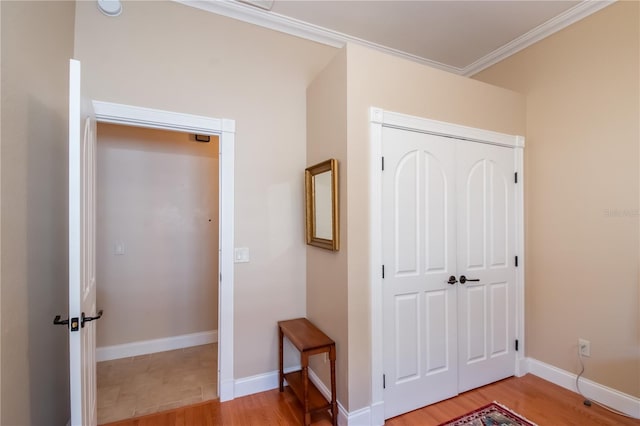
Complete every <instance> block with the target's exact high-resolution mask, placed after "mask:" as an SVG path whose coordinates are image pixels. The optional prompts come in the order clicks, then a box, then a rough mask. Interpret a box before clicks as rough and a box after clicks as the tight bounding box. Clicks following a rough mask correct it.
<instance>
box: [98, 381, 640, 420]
mask: <svg viewBox="0 0 640 426" xmlns="http://www.w3.org/2000/svg"><path fill="white" fill-rule="evenodd" d="M494 400H495V401H498V402H500V403H502V404H504V405H506V406H508V407H509V408H511V409H512V410H514V411H516V412H517V413H519V414H521V415H523V416H525V417H527V418H528V419H529V420H531V421H533V422H535V423H537V424H538V425H539V426H600V425H609V426H612V425H615V426H639V425H640V420H634V419H628V418H625V417H620V416H617V415H615V414H612V413H609V412H608V411H606V410H604V409H602V408H600V407H597V406H595V405H594V406H592V407H586V406H584V405H583V404H582V398H581V397H580V395H577V394H575V393H573V392H570V391H568V390H566V389H563V388H561V387H559V386H556V385H554V384H552V383H549V382H547V381H545V380H542V379H540V378H538V377H536V376H533V375H526V376H524V377H520V378H515V377H512V378H509V379H506V380H502V381H500V382H497V383H493V384H491V385H488V386H484V387H482V388H479V389H475V390H472V391H469V392H466V393H464V394H462V395H459V396H457V397H455V398H451V399H449V400H446V401H442V402H439V403H437V404H433V405H430V406H428V407H425V408H421V409H419V410H416V411H412V412H410V413H407V414H404V415H402V416H398V417H394V418H392V419H389V420H387V422H386V425H388V426H429V425H438V424H439V423H442V422H445V421H447V420H450V419H452V418H455V417H457V416H461V415H463V414H465V413H467V412H469V411H472V410H474V409H475V408H478V407H480V406H482V405H485V404H488V403H489V402H492V401H494ZM312 421H313V425H314V426H328V425H330V424H331V421H330V418H329V415H328V414H327V415H324V414H320V415H318V416H315V417H313V418H312ZM301 422H302V415H301V409H300V405H299V404H298V402H297V400H296V399H295V397H294V395H293V394H292V393H291V391H289V390H288V389H287V390H285V392H284V393H282V394H281V393H280V392H278V390H277V389H275V390H272V391H267V392H262V393H259V394H255V395H250V396H246V397H243V398H237V399H235V400H233V401H229V402H224V403H220V402H219V401H209V402H206V403H202V404H196V405H192V406H189V407H183V408H179V409H175V410H170V411H165V412H163V413H158V414H153V415H149V416H144V417H139V418H136V419H130V420H125V421H120V422H116V423H110V424H109V426H192V425H193V426H195V425H198V426H200V425H203V426H204V425H207V426H208V425H211V426H214V425H238V426H244V425H299V424H301Z"/></svg>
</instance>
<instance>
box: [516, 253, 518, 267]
mask: <svg viewBox="0 0 640 426" xmlns="http://www.w3.org/2000/svg"><path fill="white" fill-rule="evenodd" d="M517 267H518V256H516V268H517Z"/></svg>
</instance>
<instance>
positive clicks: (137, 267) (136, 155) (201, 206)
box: [96, 123, 219, 347]
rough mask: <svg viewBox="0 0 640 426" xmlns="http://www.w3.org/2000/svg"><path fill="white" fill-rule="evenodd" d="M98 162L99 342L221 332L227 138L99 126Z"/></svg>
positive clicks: (102, 124) (109, 342)
mask: <svg viewBox="0 0 640 426" xmlns="http://www.w3.org/2000/svg"><path fill="white" fill-rule="evenodd" d="M97 161H98V169H97V170H98V176H97V229H96V232H97V247H96V250H97V251H96V258H97V262H96V263H97V271H96V274H97V283H98V286H97V297H96V298H97V304H98V307H99V308H100V309H104V311H105V315H104V316H103V318H102V319H101V320H100V321H98V322H97V327H98V329H97V333H98V335H97V338H98V342H97V346H98V347H103V346H111V345H120V344H124V343H131V342H138V341H144V340H151V339H159V338H166V337H173V336H180V335H184V334H191V333H197V332H205V331H213V330H217V326H218V226H219V223H218V138H217V137H211V142H209V143H201V142H196V141H195V138H194V135H189V134H187V133H179V132H171V131H164V130H154V129H145V128H139V127H128V126H118V125H113V124H105V123H99V124H98V160H97ZM117 248H122V249H123V250H121V251H119V252H117ZM118 253H121V254H118ZM123 319H124V321H123Z"/></svg>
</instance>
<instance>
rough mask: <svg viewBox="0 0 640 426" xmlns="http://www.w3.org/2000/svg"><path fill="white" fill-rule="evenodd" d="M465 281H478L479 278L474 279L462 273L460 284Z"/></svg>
mask: <svg viewBox="0 0 640 426" xmlns="http://www.w3.org/2000/svg"><path fill="white" fill-rule="evenodd" d="M467 281H480V280H475V279H471V278H467V277H465V276H464V275H460V284H464V283H466V282H467Z"/></svg>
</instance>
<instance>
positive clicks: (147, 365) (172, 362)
mask: <svg viewBox="0 0 640 426" xmlns="http://www.w3.org/2000/svg"><path fill="white" fill-rule="evenodd" d="M217 358H218V344H217V343H214V344H210V345H202V346H194V347H191V348H185V349H177V350H175V351H167V352H159V353H155V354H149V355H141V356H136V357H131V358H123V359H116V360H112V361H104V362H99V363H98V366H97V376H98V383H97V384H98V424H104V423H109V422H114V421H117V420H122V419H128V418H132V417H138V416H143V415H145V414H151V413H156V412H158V411H164V410H169V409H172V408H177V407H182V406H185V405H190V404H195V403H198V402H201V401H208V400H211V399H215V398H217V397H218V394H217V381H218V377H217V374H218V373H217V369H218V368H217V367H218V359H217Z"/></svg>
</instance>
